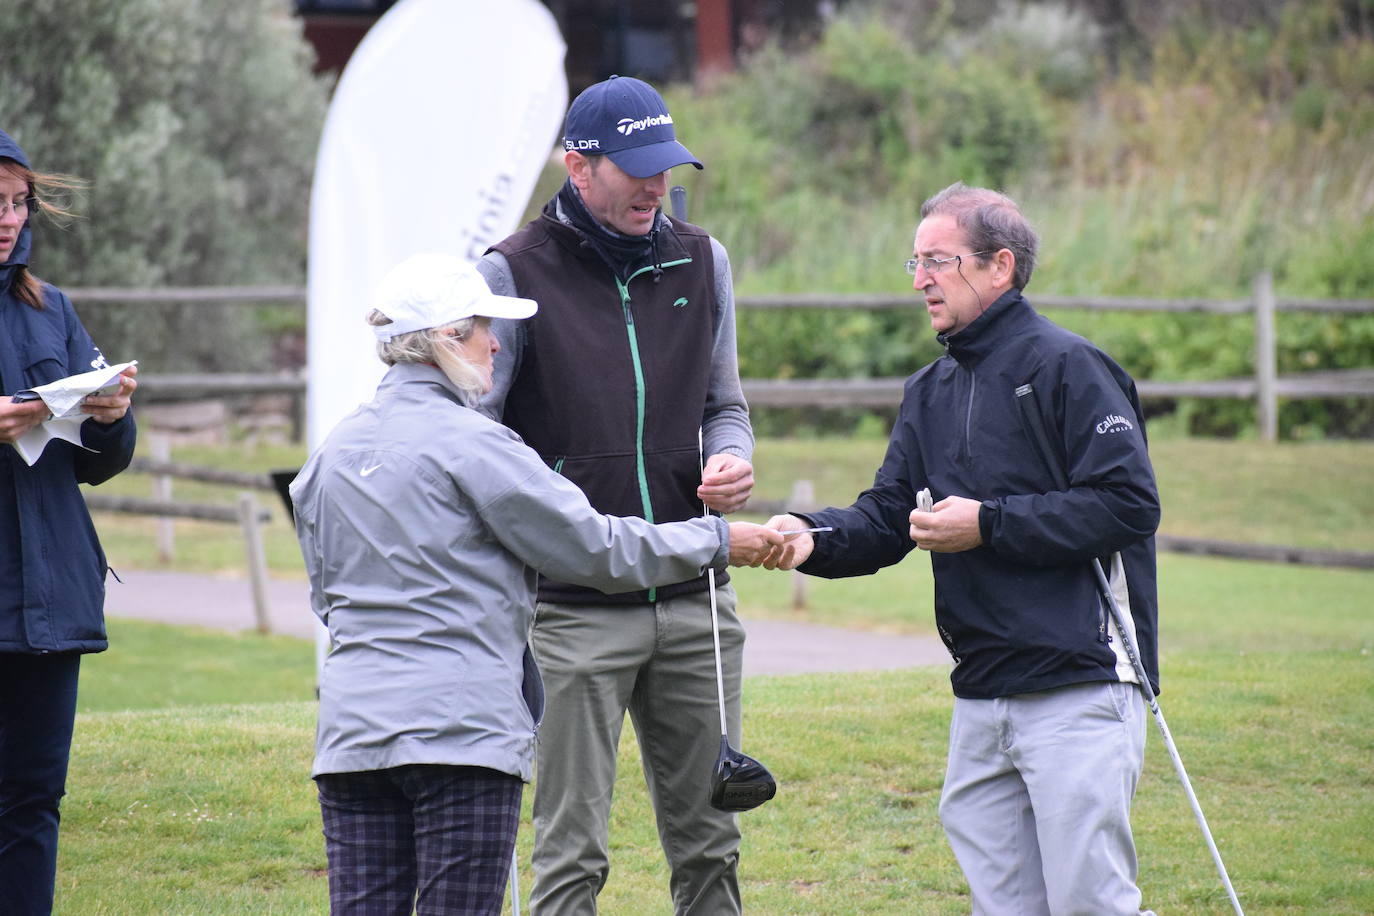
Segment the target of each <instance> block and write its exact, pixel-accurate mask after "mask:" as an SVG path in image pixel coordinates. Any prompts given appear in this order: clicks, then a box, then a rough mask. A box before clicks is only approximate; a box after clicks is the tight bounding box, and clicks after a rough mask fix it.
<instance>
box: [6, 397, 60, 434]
mask: <svg viewBox="0 0 1374 916" xmlns="http://www.w3.org/2000/svg"><path fill="white" fill-rule="evenodd" d="M46 419H48V405H47V404H44V403H43V402H42V401H38V400H35V401H23V402H21V403H18V404H16V403H14V402H12V401H10V400H8V399H5V400H4V401H3V402H0V442H9V443H13V442H15V441H17V440H18V439H19V437H20V436H22V435H24V433H26V432H28V431H29V430H31V429H33V428H34V427H35V426H37V425H38V424H40V423H42V422H43V421H44V420H46Z"/></svg>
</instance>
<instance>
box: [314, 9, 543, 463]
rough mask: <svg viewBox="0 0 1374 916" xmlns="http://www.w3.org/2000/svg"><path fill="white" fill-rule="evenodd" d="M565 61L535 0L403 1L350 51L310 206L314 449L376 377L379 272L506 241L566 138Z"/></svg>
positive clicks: (476, 252)
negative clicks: (374, 320) (373, 309)
mask: <svg viewBox="0 0 1374 916" xmlns="http://www.w3.org/2000/svg"><path fill="white" fill-rule="evenodd" d="M564 50H565V46H564V44H563V38H562V36H561V35H560V34H559V31H558V26H557V24H556V23H555V22H554V19H553V16H552V14H550V13H549V11H548V9H547V8H546V7H544V5H543V4H541V3H539V2H538V0H501V2H499V3H493V2H490V0H401V2H400V3H397V4H396V5H395V6H394V7H392V8H391V10H390V11H388V12H387V13H386V14H385V15H383V16H382V17H381V18H380V19H379V20H378V21H377V23H376V25H374V26H373V27H372V28H371V30H369V31H368V33H367V35H366V36H365V37H364V38H363V41H362V43H361V44H359V46H358V48H357V50H356V51H355V52H354V53H353V56H352V58H351V59H350V60H349V62H348V65H347V66H346V67H345V68H344V71H343V75H342V77H341V78H340V80H339V85H338V87H337V89H336V91H335V93H334V99H333V102H332V103H331V104H330V107H329V116H328V118H327V120H326V122H325V128H324V134H323V137H322V138H321V141H320V151H319V157H318V159H317V161H316V165H315V182H314V188H313V192H312V197H311V205H310V264H309V328H308V366H309V370H308V381H307V386H308V390H307V407H308V414H307V428H308V441H309V444H310V447H311V448H314V447H316V446H318V445H319V444H320V442H322V441H323V440H324V437H325V436H326V435H327V434H328V432H329V430H330V429H332V428H333V426H334V425H335V424H336V423H337V422H338V421H339V420H340V419H342V418H343V416H344V415H345V414H347V413H348V412H349V411H351V410H352V409H353V408H354V407H356V406H357V405H358V404H359V403H361V402H363V401H366V400H368V399H369V398H371V396H372V393H373V391H374V390H375V388H376V385H377V382H378V380H379V379H380V378H381V376H382V374H383V370H384V369H385V367H384V366H383V365H382V364H381V362H380V361H379V360H378V359H377V356H376V349H375V338H374V337H373V336H372V333H371V332H370V331H369V330H368V328H367V325H366V324H365V323H364V320H363V317H364V315H366V313H367V310H368V308H369V305H368V303H369V300H370V298H371V295H372V291H373V289H374V288H375V287H376V285H377V282H378V281H379V280H380V279H381V277H382V275H383V274H384V273H386V271H388V270H389V269H391V268H392V267H393V266H395V265H396V264H397V263H399V262H400V261H401V260H403V259H404V258H405V257H407V256H409V255H411V254H415V253H417V252H422V251H433V252H449V253H454V254H459V255H461V256H463V257H466V258H468V259H469V260H472V261H475V260H477V259H478V258H479V257H481V255H482V253H483V252H484V251H485V250H486V249H487V247H488V246H489V245H491V244H492V243H494V242H498V241H500V240H501V239H502V238H504V237H505V236H507V235H509V234H510V233H511V232H512V231H514V229H515V228H516V223H517V222H518V221H519V219H520V217H521V215H522V214H523V212H524V209H525V205H526V204H527V203H528V201H529V197H530V192H531V191H532V190H533V189H534V185H535V182H536V180H537V179H538V177H539V173H540V171H541V169H542V168H543V166H544V164H545V163H546V162H547V161H548V159H549V155H550V153H551V151H552V150H553V148H554V144H555V142H556V141H557V139H558V137H559V135H560V133H561V128H562V124H563V115H564V112H565V110H566V108H567V102H568V87H567V81H566V79H565V77H564V75H563V54H564Z"/></svg>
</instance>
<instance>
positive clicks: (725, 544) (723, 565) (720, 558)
mask: <svg viewBox="0 0 1374 916" xmlns="http://www.w3.org/2000/svg"><path fill="white" fill-rule="evenodd" d="M711 518H712V519H714V520H715V523H716V533H717V534H718V535H719V536H720V546H719V547H717V548H716V555H715V556H714V557H712V558H711V568H712V569H714V570H715V571H716V572H724V571H725V570H726V569H727V568H728V567H729V566H730V523H729V522H727V521H726V520H725V519H724V518H722V517H721V516H719V515H713V516H711Z"/></svg>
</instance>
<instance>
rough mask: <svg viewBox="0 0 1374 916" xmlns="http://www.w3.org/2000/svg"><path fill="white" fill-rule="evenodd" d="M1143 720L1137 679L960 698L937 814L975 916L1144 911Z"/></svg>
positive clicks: (1085, 915)
mask: <svg viewBox="0 0 1374 916" xmlns="http://www.w3.org/2000/svg"><path fill="white" fill-rule="evenodd" d="M1145 717H1146V713H1145V702H1144V700H1143V698H1142V697H1141V695H1140V691H1139V689H1138V688H1137V687H1136V686H1135V685H1134V684H1122V683H1114V682H1113V683H1106V682H1099V683H1090V684H1077V685H1074V686H1070V687H1061V688H1059V689H1056V690H1047V691H1043V692H1040V693H1028V694H1020V695H1017V696H1009V697H1001V698H999V699H995V700H968V699H961V698H958V697H956V698H955V701H954V717H953V720H952V721H951V723H950V732H949V767H948V770H947V772H946V774H945V786H944V791H943V793H942V795H941V798H940V819H941V821H942V822H943V823H944V826H945V832H946V833H947V834H948V836H949V842H950V845H951V846H952V847H953V849H954V855H955V857H956V858H957V859H958V860H959V865H960V867H962V868H963V870H964V876H965V877H966V878H967V879H968V883H969V890H970V891H971V892H972V895H973V913H974V914H975V916H983V914H987V916H1012V914H1016V916H1051V914H1052V916H1070V914H1082V916H1114V914H1131V916H1135V914H1138V913H1140V890H1139V888H1137V887H1136V856H1135V841H1134V839H1133V838H1132V836H1131V824H1130V812H1131V798H1132V796H1134V794H1135V787H1136V783H1137V781H1138V780H1139V778H1140V770H1141V766H1142V764H1143V762H1144V754H1145Z"/></svg>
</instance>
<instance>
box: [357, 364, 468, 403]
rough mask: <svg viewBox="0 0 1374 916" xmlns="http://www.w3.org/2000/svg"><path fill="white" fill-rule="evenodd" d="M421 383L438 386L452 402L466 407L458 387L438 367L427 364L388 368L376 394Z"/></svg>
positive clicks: (401, 365)
mask: <svg viewBox="0 0 1374 916" xmlns="http://www.w3.org/2000/svg"><path fill="white" fill-rule="evenodd" d="M423 383H429V384H437V385H439V386H440V387H441V388H443V389H444V390H445V391H446V392H448V394H449V395H450V396H451V397H452V398H453V400H455V401H457V402H458V403H459V404H460V405H463V406H467V405H466V403H465V402H464V401H463V394H462V392H461V391H459V390H458V386H457V385H454V384H453V382H452V381H451V380H450V379H449V377H448V376H447V375H445V374H444V373H443V370H441V369H439V367H437V366H431V365H428V364H427V363H397V364H396V365H394V366H392V367H390V368H389V369H387V371H386V375H384V376H382V381H381V384H379V385H378V386H377V393H378V394H381V393H382V392H383V391H390V390H393V389H397V388H400V387H401V386H403V385H413V384H423Z"/></svg>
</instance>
